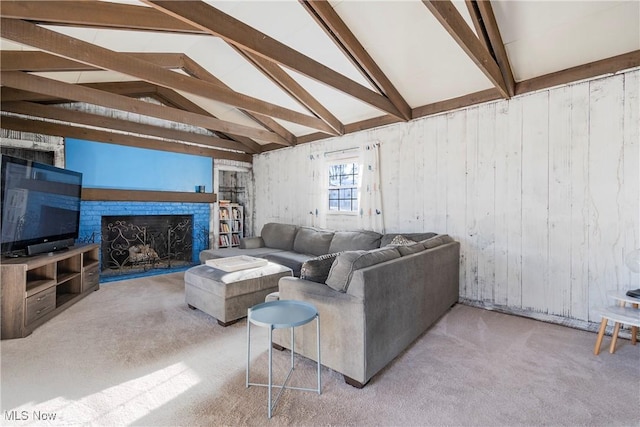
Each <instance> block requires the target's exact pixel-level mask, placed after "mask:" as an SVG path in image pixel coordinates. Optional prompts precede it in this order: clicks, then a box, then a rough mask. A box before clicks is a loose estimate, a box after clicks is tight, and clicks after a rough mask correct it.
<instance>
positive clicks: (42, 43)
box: [0, 18, 333, 142]
mask: <svg viewBox="0 0 640 427" xmlns="http://www.w3.org/2000/svg"><path fill="white" fill-rule="evenodd" d="M0 24H1V26H0V34H1V35H2V37H4V38H6V39H8V40H12V41H14V42H17V43H22V44H25V45H27V46H32V47H36V48H38V49H41V50H44V51H46V52H49V53H53V54H55V55H58V56H62V57H65V58H68V59H72V60H75V61H79V62H83V63H86V64H89V65H93V66H96V67H98V68H102V69H104V70H111V71H116V72H119V73H123V74H126V75H129V76H134V77H138V78H140V79H142V80H145V81H148V82H150V83H154V84H157V85H160V86H165V87H169V88H172V89H178V90H182V91H185V92H187V93H191V94H194V95H197V96H202V97H205V98H208V99H212V100H215V101H219V102H223V103H225V104H228V105H231V106H234V107H239V108H244V109H247V110H250V111H253V112H257V113H261V114H266V115H269V116H274V117H278V118H280V119H283V120H287V121H290V122H293V123H298V124H301V125H303V126H308V127H310V128H313V129H318V130H321V131H325V132H327V131H328V132H329V133H331V132H333V130H332V129H331V128H330V127H329V126H327V125H326V124H325V123H324V122H323V121H322V120H320V119H318V118H317V117H311V116H308V115H305V114H301V113H298V112H297V111H293V110H289V109H286V108H283V107H280V106H278V105H275V104H271V103H268V102H265V101H261V100H259V99H256V98H252V97H250V96H247V95H242V94H239V93H237V92H234V91H232V90H230V89H226V88H224V87H222V86H218V85H214V84H212V83H209V82H205V81H203V80H199V79H196V78H193V77H190V76H185V75H182V74H178V73H175V72H173V71H170V70H165V69H163V68H161V67H159V66H157V65H155V64H152V63H150V62H147V61H144V60H140V59H137V58H133V57H130V56H127V54H125V53H119V52H115V51H112V50H109V49H105V48H103V47H100V46H97V45H93V44H91V43H87V42H84V41H82V40H78V39H75V38H73V37H69V36H66V35H64V34H61V33H57V32H55V31H51V30H48V29H46V28H42V27H39V26H37V25H35V24H32V23H30V22H26V21H22V20H18V19H7V18H2V20H1V22H0ZM273 142H275V141H273ZM281 142H282V141H281ZM284 142H286V141H284Z"/></svg>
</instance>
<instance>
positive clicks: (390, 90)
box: [300, 0, 411, 120]
mask: <svg viewBox="0 0 640 427" xmlns="http://www.w3.org/2000/svg"><path fill="white" fill-rule="evenodd" d="M300 3H301V4H302V5H303V6H304V7H305V9H306V10H307V12H309V14H310V15H311V16H312V17H313V18H314V19H315V20H316V22H317V23H318V24H319V25H320V27H321V28H322V29H323V30H324V31H325V33H327V35H328V36H329V37H330V38H331V39H332V40H333V41H334V43H335V44H336V46H338V48H339V49H340V50H342V52H343V53H344V54H345V55H346V56H347V58H349V60H351V62H352V63H353V65H355V66H356V68H358V70H360V72H361V73H362V75H363V76H364V77H365V78H366V79H367V80H369V82H371V84H372V85H373V86H374V87H376V88H378V90H379V91H381V92H382V93H383V94H384V95H386V96H387V98H389V100H390V101H391V102H392V103H393V105H394V106H395V107H396V108H397V109H398V111H400V113H402V116H403V118H404V120H409V119H410V118H411V107H410V106H409V104H408V103H407V101H405V99H404V98H403V97H402V95H400V92H398V90H397V89H396V88H395V86H394V85H393V83H391V80H389V79H388V78H387V76H386V75H385V74H384V72H383V71H382V69H380V67H379V66H378V64H377V63H376V61H374V59H373V58H372V57H371V55H369V53H368V52H367V51H366V50H365V48H364V47H363V46H362V44H361V43H360V41H359V40H358V39H357V37H356V36H355V35H354V34H353V33H352V32H351V30H350V29H349V27H347V25H346V24H345V23H344V21H343V20H342V18H340V16H339V15H338V14H337V13H336V11H335V10H334V9H333V7H331V5H330V4H329V2H328V1H326V0H312V1H309V0H300Z"/></svg>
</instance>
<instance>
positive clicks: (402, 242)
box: [388, 234, 416, 246]
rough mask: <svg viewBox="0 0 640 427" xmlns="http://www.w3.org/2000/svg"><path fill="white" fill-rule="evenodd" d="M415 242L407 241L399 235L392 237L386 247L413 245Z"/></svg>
mask: <svg viewBox="0 0 640 427" xmlns="http://www.w3.org/2000/svg"><path fill="white" fill-rule="evenodd" d="M415 243H416V242H415V240H411V239H408V238H406V237H404V236H403V235H401V234H398V235H397V236H396V237H394V238H393V239H392V240H391V242H390V243H389V245H388V246H409V245H413V244H415Z"/></svg>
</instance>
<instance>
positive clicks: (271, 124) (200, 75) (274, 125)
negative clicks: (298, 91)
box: [181, 55, 296, 145]
mask: <svg viewBox="0 0 640 427" xmlns="http://www.w3.org/2000/svg"><path fill="white" fill-rule="evenodd" d="M181 68H182V70H183V71H184V72H185V73H187V74H189V75H190V76H193V77H195V78H197V79H201V80H205V81H208V82H210V83H213V84H217V85H220V86H224V87H226V88H227V89H230V90H231V88H229V86H227V85H226V84H224V83H223V82H222V81H221V80H220V79H219V78H217V77H216V76H214V75H213V74H211V73H210V72H209V71H207V70H206V69H205V68H204V67H202V66H201V65H200V64H198V63H197V62H196V61H194V60H193V59H191V58H189V56H187V55H183V56H182V67H181ZM239 110H240V112H241V113H243V114H244V115H246V116H247V117H249V118H250V119H252V120H254V121H256V122H257V123H259V124H260V125H262V126H264V127H265V128H267V129H269V130H271V131H273V132H275V133H277V134H278V135H280V136H281V137H282V138H283V139H284V140H286V141H287V142H288V144H285V143H283V144H282V145H295V143H296V137H295V135H294V134H292V133H291V132H289V131H288V130H287V129H286V128H285V127H284V126H282V125H281V124H280V123H278V122H277V121H275V120H273V119H272V118H271V117H269V116H265V115H264V114H259V113H252V112H251V111H247V110H244V109H242V108H240V109H239Z"/></svg>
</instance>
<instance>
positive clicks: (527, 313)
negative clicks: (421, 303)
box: [458, 298, 631, 340]
mask: <svg viewBox="0 0 640 427" xmlns="http://www.w3.org/2000/svg"><path fill="white" fill-rule="evenodd" d="M458 302H459V303H460V304H463V305H468V306H470V307H476V308H482V309H484V310H489V311H496V312H498V313H503V314H511V315H514V316H520V317H525V318H527V319H533V320H538V321H540V322H545V323H552V324H554V325H561V326H566V327H569V328H573V329H579V330H581V331H587V332H593V333H598V328H599V327H600V322H597V323H595V322H588V321H586V320H579V319H571V318H568V317H563V316H558V315H555V314H548V313H539V312H536V311H531V310H524V309H520V308H515V307H508V306H505V305H499V304H493V303H490V302H486V301H477V300H471V299H467V298H460V299H459V300H458ZM613 326H614V325H613V323H612V322H609V325H607V331H606V334H607V335H612V334H613ZM618 338H625V339H628V340H630V339H631V329H630V328H626V327H624V328H622V329H620V333H619V334H618Z"/></svg>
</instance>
